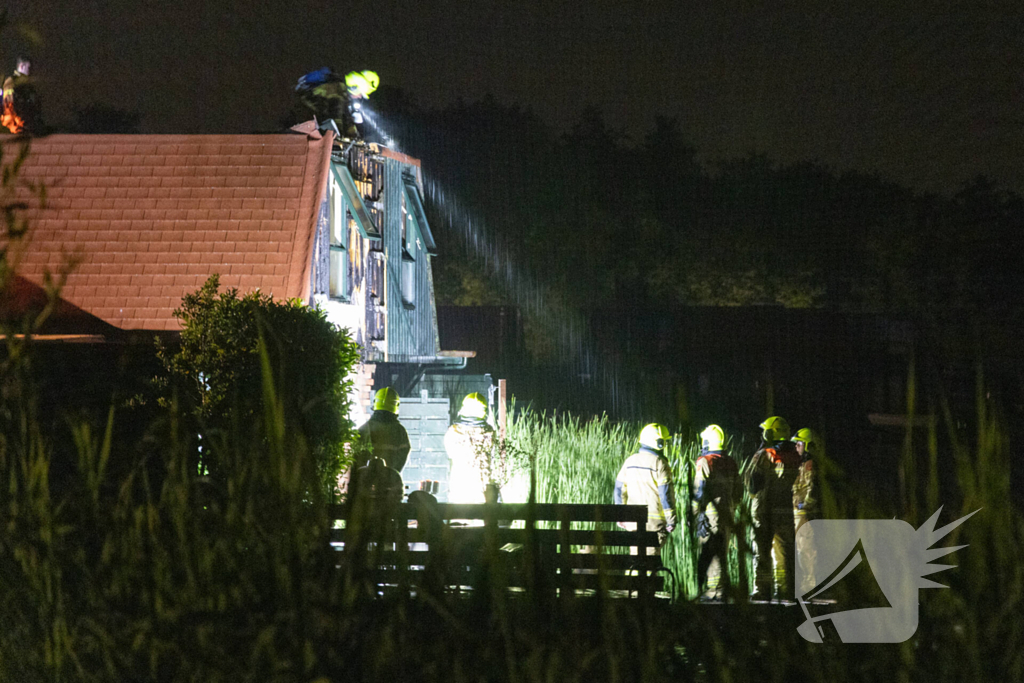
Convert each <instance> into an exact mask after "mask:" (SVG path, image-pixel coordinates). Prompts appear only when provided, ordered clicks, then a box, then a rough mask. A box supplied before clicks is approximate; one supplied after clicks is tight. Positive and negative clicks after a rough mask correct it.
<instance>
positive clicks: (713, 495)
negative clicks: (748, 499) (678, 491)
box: [690, 452, 739, 533]
mask: <svg viewBox="0 0 1024 683" xmlns="http://www.w3.org/2000/svg"><path fill="white" fill-rule="evenodd" d="M738 477H739V468H737V466H736V461H735V460H733V459H732V458H730V457H728V456H726V455H722V454H721V453H718V452H711V453H706V454H705V455H702V456H701V457H699V458H697V462H696V463H695V466H694V474H693V487H692V490H691V496H690V512H691V513H692V514H693V516H694V517H695V518H697V519H701V517H700V516H701V515H703V516H704V517H703V520H706V524H707V525H708V527H709V531H710V532H711V533H716V532H717V531H718V521H719V516H720V515H726V517H727V518H728V519H731V516H732V509H733V508H732V505H733V503H732V501H733V493H734V490H735V487H736V480H737V478H738Z"/></svg>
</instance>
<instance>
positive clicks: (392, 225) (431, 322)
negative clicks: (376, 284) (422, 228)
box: [383, 159, 438, 363]
mask: <svg viewBox="0 0 1024 683" xmlns="http://www.w3.org/2000/svg"><path fill="white" fill-rule="evenodd" d="M384 164H385V168H386V172H385V189H384V203H385V218H386V226H387V227H386V228H385V230H384V239H383V244H384V253H385V255H386V260H387V284H386V286H385V292H386V295H387V307H388V312H389V315H388V319H387V340H388V352H387V360H388V361H389V362H392V363H402V362H416V361H417V360H419V359H422V358H423V357H433V356H435V355H436V354H437V351H438V346H437V314H436V311H435V308H434V287H433V280H432V278H431V271H430V254H428V253H427V249H426V244H425V242H424V240H423V237H422V235H417V238H416V239H415V240H412V242H413V245H414V249H415V254H413V256H414V258H415V274H414V281H415V294H414V297H413V298H414V301H413V302H412V304H409V303H407V302H406V301H404V300H403V292H402V268H403V265H402V260H403V254H402V251H403V245H402V223H403V221H409V224H408V225H407V228H406V229H407V231H413V230H414V228H413V225H414V224H415V223H414V221H411V219H410V210H411V209H410V207H407V206H406V198H405V181H404V179H403V174H408V175H409V176H411V177H415V176H414V175H413V174H414V173H415V170H416V169H415V167H413V166H410V165H409V164H406V163H402V162H400V161H397V160H395V159H385V160H384ZM396 313H397V315H396Z"/></svg>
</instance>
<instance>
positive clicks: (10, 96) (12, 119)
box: [0, 73, 39, 133]
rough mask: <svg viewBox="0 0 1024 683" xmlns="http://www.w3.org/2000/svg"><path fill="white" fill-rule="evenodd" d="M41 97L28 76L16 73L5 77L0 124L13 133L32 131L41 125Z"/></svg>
mask: <svg viewBox="0 0 1024 683" xmlns="http://www.w3.org/2000/svg"><path fill="white" fill-rule="evenodd" d="M38 119H39V98H38V96H37V95H36V91H35V87H34V86H33V84H32V81H31V79H30V78H29V77H28V76H23V75H21V74H18V73H15V74H14V75H13V76H8V77H7V78H6V79H4V84H3V109H2V111H0V125H2V126H4V127H5V128H7V130H9V131H10V132H11V133H24V132H26V131H27V132H29V133H32V132H34V131H35V130H36V128H38V127H39V121H38Z"/></svg>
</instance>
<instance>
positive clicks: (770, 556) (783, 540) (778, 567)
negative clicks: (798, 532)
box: [753, 510, 795, 600]
mask: <svg viewBox="0 0 1024 683" xmlns="http://www.w3.org/2000/svg"><path fill="white" fill-rule="evenodd" d="M792 514H793V513H792V511H790V510H787V511H786V515H784V516H782V515H772V517H771V518H770V519H769V520H767V523H762V524H761V526H759V527H757V528H755V529H754V595H753V597H755V598H757V599H759V600H771V599H773V598H774V599H778V600H792V599H793V597H794V590H793V581H794V578H795V577H794V571H793V561H794V553H793V545H794V536H795V532H794V527H793V518H792Z"/></svg>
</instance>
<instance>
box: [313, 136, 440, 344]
mask: <svg viewBox="0 0 1024 683" xmlns="http://www.w3.org/2000/svg"><path fill="white" fill-rule="evenodd" d="M332 163H335V164H343V165H344V166H345V167H346V168H348V170H349V173H350V174H351V175H352V180H353V181H354V184H355V186H356V189H357V191H358V192H359V193H360V196H361V197H362V200H363V203H364V206H365V208H366V210H367V212H368V213H369V214H370V217H371V220H372V222H373V224H374V226H375V228H376V230H377V231H378V232H380V234H381V238H380V239H368V238H366V237H365V236H364V235H363V234H362V233H361V232H360V230H359V229H358V227H357V225H356V222H355V221H354V220H349V221H348V225H347V230H348V247H347V249H348V257H349V258H348V270H347V279H348V283H349V285H348V296H346V297H345V298H344V299H338V301H342V302H344V303H348V304H354V305H358V306H360V307H361V308H362V310H363V316H362V320H361V321H360V324H359V326H358V328H357V329H353V330H352V332H353V335H354V336H355V338H356V339H355V340H356V341H357V342H358V343H359V344H360V345H361V346H362V347H363V361H364V362H379V361H387V362H396V363H403V362H423V361H424V360H425V359H426V358H432V357H434V356H435V355H436V354H437V351H438V348H439V347H438V335H437V314H436V309H435V302H434V287H433V278H432V275H431V272H430V254H429V253H428V252H427V244H426V240H424V239H423V238H422V236H420V239H419V247H418V248H416V249H415V252H416V253H415V266H414V268H415V271H414V274H413V279H414V284H415V287H414V291H415V294H414V296H413V304H411V305H409V304H406V303H405V302H404V301H403V296H402V267H403V266H402V259H403V256H402V251H403V244H402V221H403V220H404V217H405V215H406V213H405V212H406V211H407V208H406V206H405V204H406V195H405V192H406V188H405V180H404V177H403V174H406V175H408V176H409V177H411V178H413V179H414V180H416V181H417V182H416V185H415V186H414V187H416V188H418V187H419V182H418V181H419V174H418V169H417V168H416V167H415V166H413V165H410V164H409V163H406V162H405V161H404V160H398V159H393V158H389V157H384V156H381V155H376V154H372V153H371V151H370V150H368V149H367V148H366V147H364V146H353V147H351V148H349V149H348V150H347V151H346V152H345V153H344V154H341V153H340V152H336V153H335V154H334V156H333V157H332ZM328 187H329V188H331V187H333V184H330V183H329V185H328ZM331 191H333V190H329V191H328V196H327V197H325V199H324V202H323V204H322V206H321V211H320V220H319V221H318V223H317V229H316V235H315V237H314V239H315V245H314V249H313V274H312V282H311V285H312V287H311V291H312V293H313V295H315V296H319V297H329V294H330V292H329V289H330V275H329V271H330V225H329V222H330V210H329V202H330V201H331V198H330V192H331ZM339 195H340V206H341V210H340V212H339V213H338V215H339V216H342V217H346V219H347V217H348V216H349V214H350V213H351V212H352V207H351V205H350V202H349V201H348V199H347V198H346V197H345V194H344V192H339ZM410 224H411V223H410ZM375 342H376V343H375Z"/></svg>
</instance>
